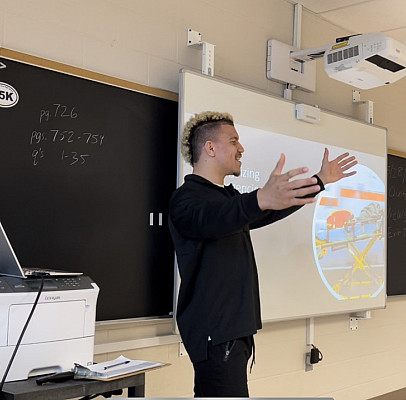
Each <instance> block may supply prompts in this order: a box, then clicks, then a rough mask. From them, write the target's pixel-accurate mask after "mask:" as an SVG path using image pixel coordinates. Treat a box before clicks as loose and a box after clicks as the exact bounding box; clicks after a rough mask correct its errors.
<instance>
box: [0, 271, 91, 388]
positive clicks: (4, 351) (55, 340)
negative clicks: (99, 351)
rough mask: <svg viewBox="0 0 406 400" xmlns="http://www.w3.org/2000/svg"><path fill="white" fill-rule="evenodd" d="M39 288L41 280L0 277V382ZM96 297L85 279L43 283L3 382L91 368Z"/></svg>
mask: <svg viewBox="0 0 406 400" xmlns="http://www.w3.org/2000/svg"><path fill="white" fill-rule="evenodd" d="M40 283H41V279H40V278H27V279H21V278H14V277H9V276H0V379H1V378H2V377H3V375H4V372H5V370H6V368H7V365H8V363H9V360H10V358H11V356H12V353H13V351H14V349H15V346H16V343H17V341H18V339H19V337H20V334H21V331H22V330H23V327H24V325H25V323H26V321H27V318H28V316H29V314H30V312H31V309H32V306H33V304H34V301H35V298H36V297H37V293H38V290H39V287H40ZM98 294H99V288H98V286H97V285H96V284H95V283H94V282H93V281H92V280H91V279H90V278H89V277H87V276H83V275H81V276H67V277H46V278H45V279H44V287H43V292H42V293H41V296H40V298H39V301H38V304H37V307H36V309H35V312H34V314H33V316H32V319H31V321H30V323H29V325H28V328H27V330H26V332H25V334H24V337H23V340H22V342H21V344H20V347H19V349H18V351H17V354H16V357H15V359H14V361H13V364H12V366H11V369H10V371H9V373H8V375H7V379H6V382H8V381H15V380H23V379H27V378H28V377H30V376H36V375H42V374H48V373H53V372H61V371H70V370H71V369H72V368H73V367H74V363H78V364H81V365H88V364H90V363H93V349H94V332H95V319H96V302H97V296H98Z"/></svg>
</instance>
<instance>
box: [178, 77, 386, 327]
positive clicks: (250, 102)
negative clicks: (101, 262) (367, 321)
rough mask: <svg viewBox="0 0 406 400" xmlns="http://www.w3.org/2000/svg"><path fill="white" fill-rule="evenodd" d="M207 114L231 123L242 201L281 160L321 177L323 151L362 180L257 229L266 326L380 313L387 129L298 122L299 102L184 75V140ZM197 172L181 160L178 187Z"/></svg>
mask: <svg viewBox="0 0 406 400" xmlns="http://www.w3.org/2000/svg"><path fill="white" fill-rule="evenodd" d="M207 110H211V111H222V112H229V113H231V114H232V115H233V117H234V122H235V126H236V129H237V131H238V133H239V135H240V142H241V144H242V145H243V147H244V148H245V151H244V154H243V158H242V163H243V165H242V170H241V175H240V176H239V177H227V178H226V184H228V183H232V184H233V185H234V187H235V188H236V189H237V190H239V191H240V192H242V193H244V192H250V191H252V190H255V189H256V188H260V187H262V186H263V185H264V184H265V182H266V181H267V179H268V177H269V174H270V173H271V172H272V170H273V169H274V167H275V165H276V163H277V161H278V159H279V158H280V155H281V153H282V152H283V153H285V155H286V164H285V168H284V172H285V171H288V170H290V169H292V168H297V167H302V166H307V167H309V170H310V172H309V175H313V174H316V173H317V172H318V171H319V170H320V166H321V161H322V157H323V152H324V148H325V147H327V148H328V149H329V151H330V159H332V158H335V157H336V156H338V155H340V154H341V153H343V152H345V151H349V152H350V153H351V154H353V155H355V156H356V157H357V159H358V163H359V165H357V166H356V167H355V169H356V170H357V174H356V175H354V176H353V177H350V178H347V179H343V180H341V181H339V182H337V183H334V184H330V185H327V186H326V190H325V191H323V192H322V193H320V194H319V195H318V196H317V201H316V203H314V204H312V205H307V206H305V207H303V208H301V209H300V210H299V211H297V212H296V213H294V214H292V215H291V216H289V217H288V218H286V219H284V220H282V221H278V222H276V223H274V224H272V225H269V226H267V227H265V228H261V229H257V230H255V231H251V236H252V240H253V245H254V250H255V256H256V261H257V267H258V272H259V281H260V295H261V308H262V319H263V321H279V320H286V319H297V318H307V317H314V316H321V315H329V314H338V313H347V312H356V311H365V310H372V309H377V308H384V307H385V303H386V165H387V164H386V163H387V132H386V129H385V128H382V127H378V126H374V125H370V124H366V123H363V122H360V121H356V120H353V119H350V118H347V117H343V116H339V115H335V114H332V113H330V112H327V111H323V110H322V111H321V121H320V122H319V123H317V124H310V123H307V122H303V121H300V120H298V119H296V117H295V104H294V103H293V102H290V101H286V100H284V99H281V98H276V97H272V96H270V95H268V94H264V93H260V92H258V91H255V90H253V89H251V88H246V87H242V86H241V85H238V84H235V83H231V82H227V81H224V80H220V79H217V78H212V77H209V76H205V75H201V74H199V73H195V72H190V71H181V73H180V100H179V114H180V115H179V117H180V118H179V133H180V132H181V131H182V129H183V125H184V123H185V122H187V120H188V119H189V118H190V116H191V115H193V114H194V113H198V112H202V111H207ZM179 154H180V151H179ZM191 171H192V168H191V166H190V165H188V164H186V163H185V162H184V161H183V160H182V159H181V156H179V160H178V185H181V184H182V182H183V177H184V176H185V175H186V174H188V173H191ZM301 177H303V176H301ZM175 297H176V296H175Z"/></svg>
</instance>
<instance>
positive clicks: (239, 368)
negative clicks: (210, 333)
mask: <svg viewBox="0 0 406 400" xmlns="http://www.w3.org/2000/svg"><path fill="white" fill-rule="evenodd" d="M253 346H254V339H253V337H252V336H249V337H246V338H241V339H236V340H231V341H230V342H226V343H222V344H219V345H217V346H213V345H212V343H211V341H209V342H208V350H207V360H205V361H200V362H197V363H193V367H194V370H195V388H194V391H195V397H249V394H248V382H247V365H248V360H249V359H250V357H251V354H252V350H253Z"/></svg>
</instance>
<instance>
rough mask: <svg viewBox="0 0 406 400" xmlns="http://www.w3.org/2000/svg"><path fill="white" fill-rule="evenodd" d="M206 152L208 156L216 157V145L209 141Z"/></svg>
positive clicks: (205, 147) (205, 146) (205, 148)
mask: <svg viewBox="0 0 406 400" xmlns="http://www.w3.org/2000/svg"><path fill="white" fill-rule="evenodd" d="M204 151H205V152H206V153H207V155H208V156H210V157H214V155H215V152H214V143H213V142H212V141H210V140H208V141H207V142H206V143H205V144H204Z"/></svg>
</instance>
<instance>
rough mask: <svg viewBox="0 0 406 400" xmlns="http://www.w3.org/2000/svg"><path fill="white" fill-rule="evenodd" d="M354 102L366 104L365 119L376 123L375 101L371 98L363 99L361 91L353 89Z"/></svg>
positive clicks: (369, 122)
mask: <svg viewBox="0 0 406 400" xmlns="http://www.w3.org/2000/svg"><path fill="white" fill-rule="evenodd" d="M352 102H353V103H361V104H365V121H366V122H368V124H373V123H374V102H373V101H371V100H361V92H360V91H359V90H355V89H353V90H352Z"/></svg>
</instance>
